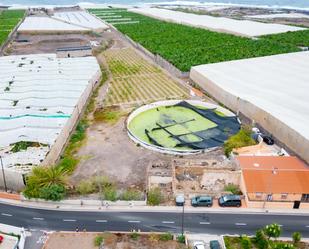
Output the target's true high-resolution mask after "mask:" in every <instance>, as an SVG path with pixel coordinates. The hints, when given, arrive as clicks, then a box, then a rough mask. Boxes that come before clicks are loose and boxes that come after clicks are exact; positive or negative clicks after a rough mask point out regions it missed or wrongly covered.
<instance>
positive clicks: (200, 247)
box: [193, 241, 206, 249]
mask: <svg viewBox="0 0 309 249" xmlns="http://www.w3.org/2000/svg"><path fill="white" fill-rule="evenodd" d="M193 249H206V248H205V244H204V242H203V241H195V242H193Z"/></svg>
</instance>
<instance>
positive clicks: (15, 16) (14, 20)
mask: <svg viewBox="0 0 309 249" xmlns="http://www.w3.org/2000/svg"><path fill="white" fill-rule="evenodd" d="M24 13H25V11H24V10H3V11H0V46H1V45H2V44H3V43H4V42H5V41H6V39H7V37H8V36H9V34H10V33H11V31H12V30H13V29H14V27H15V26H16V25H17V24H18V22H19V21H20V20H21V19H22V17H23V16H24Z"/></svg>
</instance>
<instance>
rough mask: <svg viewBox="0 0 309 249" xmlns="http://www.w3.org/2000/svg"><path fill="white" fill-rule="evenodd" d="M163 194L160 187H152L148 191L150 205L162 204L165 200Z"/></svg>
mask: <svg viewBox="0 0 309 249" xmlns="http://www.w3.org/2000/svg"><path fill="white" fill-rule="evenodd" d="M163 199H164V198H163V195H162V193H161V190H160V188H158V187H157V188H152V189H150V190H149V191H148V194H147V203H148V205H150V206H157V205H160V204H161V203H162V202H163V201H164V200H163Z"/></svg>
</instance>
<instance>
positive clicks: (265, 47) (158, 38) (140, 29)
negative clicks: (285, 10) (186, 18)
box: [90, 10, 307, 71]
mask: <svg viewBox="0 0 309 249" xmlns="http://www.w3.org/2000/svg"><path fill="white" fill-rule="evenodd" d="M90 12H92V13H93V14H96V15H97V16H98V17H100V18H102V19H103V20H105V21H107V22H110V23H111V24H113V25H114V26H115V27H116V28H117V29H118V30H119V31H121V32H122V33H124V34H126V35H128V36H130V37H131V38H132V39H133V40H135V41H136V42H139V43H140V44H141V45H143V46H144V47H145V48H147V49H148V50H149V51H151V52H152V53H154V54H159V55H161V56H162V57H164V58H165V59H167V60H168V61H169V62H171V63H172V64H173V65H175V66H176V67H177V68H179V69H180V70H182V71H189V70H190V68H191V67H192V66H195V65H201V64H208V63H216V62H222V61H230V60H237V59H244V58H252V57H259V56H266V55H274V54H281V53H289V52H296V51H300V48H298V47H297V46H295V45H294V44H289V43H281V42H279V41H277V40H275V39H271V38H269V37H268V36H266V37H263V38H262V39H258V40H256V39H250V38H245V37H239V36H235V35H231V34H225V33H218V32H213V31H209V30H205V29H200V28H193V27H189V26H185V25H180V24H175V23H169V22H164V21H160V20H157V19H154V18H150V17H146V16H143V15H140V14H136V13H132V12H127V11H121V10H117V12H112V13H114V14H112V15H114V16H115V15H116V14H115V13H117V16H118V17H117V18H118V19H122V20H123V19H125V20H126V22H123V23H121V22H115V21H112V20H111V19H112V18H110V17H108V16H109V15H106V14H105V15H102V13H103V14H104V11H101V12H99V11H98V10H95V11H94V10H90ZM105 12H106V11H105ZM109 12H110V10H109ZM128 21H130V23H127V22H128ZM306 32H307V31H306ZM296 33H297V32H296ZM300 39H301V38H300ZM303 39H305V38H303Z"/></svg>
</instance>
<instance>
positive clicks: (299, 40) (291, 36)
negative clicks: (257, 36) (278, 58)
mask: <svg viewBox="0 0 309 249" xmlns="http://www.w3.org/2000/svg"><path fill="white" fill-rule="evenodd" d="M262 38H264V39H268V40H270V41H272V42H276V43H281V44H292V45H294V46H298V47H309V30H308V29H307V30H301V31H296V32H287V33H282V34H275V35H267V36H263V37H262Z"/></svg>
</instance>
